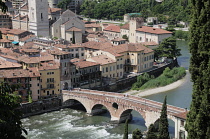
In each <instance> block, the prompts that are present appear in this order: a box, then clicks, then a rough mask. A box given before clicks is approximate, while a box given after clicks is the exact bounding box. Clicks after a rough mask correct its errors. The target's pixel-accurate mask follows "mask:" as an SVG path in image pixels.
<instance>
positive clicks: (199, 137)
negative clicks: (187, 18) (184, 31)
mask: <svg viewBox="0 0 210 139" xmlns="http://www.w3.org/2000/svg"><path fill="white" fill-rule="evenodd" d="M191 3H192V9H191V18H192V22H191V25H190V42H189V48H190V53H191V59H190V69H189V71H190V73H191V80H192V82H193V94H192V102H191V106H190V111H189V113H188V115H187V122H186V125H185V128H186V130H187V132H188V138H189V139H209V138H210V78H209V76H210V49H209V48H210V41H209V39H210V28H209V26H210V20H209V19H210V0H191Z"/></svg>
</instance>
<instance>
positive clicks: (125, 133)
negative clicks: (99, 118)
mask: <svg viewBox="0 0 210 139" xmlns="http://www.w3.org/2000/svg"><path fill="white" fill-rule="evenodd" d="M123 139H128V119H127V120H126V122H125V131H124V135H123Z"/></svg>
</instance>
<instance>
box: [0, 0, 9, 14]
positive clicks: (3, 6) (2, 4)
mask: <svg viewBox="0 0 210 139" xmlns="http://www.w3.org/2000/svg"><path fill="white" fill-rule="evenodd" d="M0 9H1V11H2V12H4V13H5V12H7V11H8V8H7V6H6V4H5V2H2V0H0Z"/></svg>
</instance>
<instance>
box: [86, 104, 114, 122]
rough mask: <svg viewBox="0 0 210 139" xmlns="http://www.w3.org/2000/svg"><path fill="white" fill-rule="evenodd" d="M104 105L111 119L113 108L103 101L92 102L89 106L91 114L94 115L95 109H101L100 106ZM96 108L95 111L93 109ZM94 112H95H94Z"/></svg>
mask: <svg viewBox="0 0 210 139" xmlns="http://www.w3.org/2000/svg"><path fill="white" fill-rule="evenodd" d="M103 106H104V107H105V108H106V109H107V111H108V112H109V114H110V116H111V119H112V117H113V113H112V112H113V110H112V108H111V107H110V106H108V105H107V104H105V103H96V104H93V105H92V106H91V107H90V108H91V115H95V114H97V111H98V110H100V109H102V107H103ZM95 110H96V111H95ZM94 113H95V114H94Z"/></svg>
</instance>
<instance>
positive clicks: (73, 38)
mask: <svg viewBox="0 0 210 139" xmlns="http://www.w3.org/2000/svg"><path fill="white" fill-rule="evenodd" d="M72 43H73V44H75V43H76V42H75V32H74V31H73V35H72Z"/></svg>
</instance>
